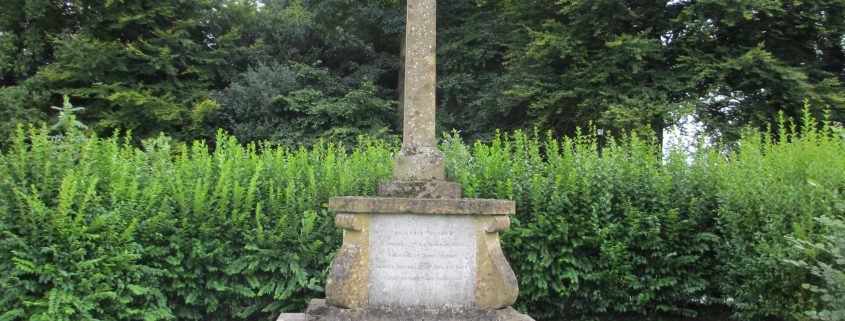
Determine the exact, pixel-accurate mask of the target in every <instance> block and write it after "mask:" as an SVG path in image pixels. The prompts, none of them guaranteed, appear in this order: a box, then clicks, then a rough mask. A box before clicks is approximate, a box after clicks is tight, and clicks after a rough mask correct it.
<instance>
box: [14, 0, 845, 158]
mask: <svg viewBox="0 0 845 321" xmlns="http://www.w3.org/2000/svg"><path fill="white" fill-rule="evenodd" d="M438 5H439V28H440V30H439V64H438V68H439V76H440V78H439V82H438V97H439V106H438V107H439V108H440V113H439V114H438V117H439V119H438V121H439V122H440V125H441V129H443V130H448V129H450V128H457V129H460V130H461V131H462V135H463V136H465V137H467V138H470V139H477V138H481V139H487V138H490V137H491V135H492V133H493V129H495V128H500V129H506V130H510V129H520V128H533V127H538V128H540V129H543V130H545V129H550V130H553V131H554V132H555V133H556V134H558V135H561V134H571V133H573V132H574V131H575V128H576V127H578V126H585V125H587V124H588V123H589V122H593V123H594V124H596V125H598V126H601V127H603V128H607V129H612V130H616V131H618V130H620V129H627V130H630V129H641V128H645V127H651V128H653V129H655V130H657V131H658V133H659V132H660V129H662V128H664V127H666V126H669V125H672V124H675V123H678V122H679V121H681V120H683V119H685V117H686V116H694V117H695V119H697V120H699V121H701V122H702V123H703V124H704V125H705V126H706V128H707V130H708V131H709V132H710V133H712V134H715V135H719V136H720V137H722V138H724V139H726V140H729V141H730V140H734V139H736V138H737V135H738V133H739V128H741V127H743V126H745V125H750V126H754V127H758V128H764V127H766V126H767V125H768V124H770V123H772V122H773V121H774V120H775V118H776V116H777V112H778V111H780V110H784V111H786V114H787V115H789V116H797V115H798V110H800V109H801V108H803V106H804V103H805V100H807V101H808V102H809V103H810V105H811V106H813V110H814V111H815V112H820V111H822V110H825V109H829V110H831V117H832V119H833V120H837V121H842V120H843V118H844V117H845V116H843V113H842V108H843V107H842V106H843V99H845V94H843V88H842V81H843V80H845V71H843V68H844V66H845V51H843V35H845V0H825V1H822V0H808V1H801V2H795V1H779V0H732V1H709V0H702V1H677V0H676V1H669V2H664V1H630V0H597V1H571V0H563V1H554V2H550V1H540V0H523V1H512V0H441V1H438ZM402 11H403V10H402V3H400V1H399V0H369V1H365V0H324V1H317V0H270V1H261V2H260V3H259V2H257V1H251V0H157V1H125V0H110V1H90V0H72V1H51V0H31V1H24V0H9V1H3V3H2V4H0V117H3V118H4V119H7V120H9V121H7V122H4V123H3V124H2V125H0V134H3V137H8V133H9V132H10V131H11V129H12V128H14V123H17V122H40V121H50V120H49V119H50V118H51V117H55V116H56V115H55V113H53V112H52V111H51V110H50V108H49V107H50V106H54V105H59V104H60V103H61V95H62V94H68V95H70V96H71V99H72V101H73V103H74V104H75V105H78V106H84V107H86V109H85V111H84V112H83V113H81V114H80V115H79V117H80V119H81V120H82V121H83V122H85V123H86V124H88V125H90V126H91V128H92V130H94V131H95V132H97V133H100V134H102V135H107V134H110V133H111V132H112V131H113V130H115V129H118V128H120V129H131V130H133V131H135V133H136V137H139V138H143V137H147V136H150V135H153V134H155V133H158V132H167V133H169V134H171V135H172V136H174V137H176V138H177V139H183V140H186V139H191V138H210V137H213V133H214V132H215V131H216V128H218V127H221V128H224V129H226V130H228V131H230V132H232V133H234V134H235V135H238V136H240V137H242V138H244V139H247V140H273V141H276V142H277V143H282V144H309V143H310V142H311V141H313V139H316V138H319V137H327V138H331V139H344V140H347V139H349V138H350V137H354V136H355V135H357V134H370V135H381V134H388V133H391V132H395V130H396V128H395V127H394V126H395V124H396V123H397V122H396V121H395V120H396V117H397V114H396V113H395V112H390V111H389V110H391V109H395V108H396V107H397V106H398V103H397V97H398V93H397V86H396V83H397V81H398V79H399V68H400V63H401V59H400V56H399V52H400V44H401V35H402V31H403V28H404V27H403V23H404V20H403V12H402Z"/></svg>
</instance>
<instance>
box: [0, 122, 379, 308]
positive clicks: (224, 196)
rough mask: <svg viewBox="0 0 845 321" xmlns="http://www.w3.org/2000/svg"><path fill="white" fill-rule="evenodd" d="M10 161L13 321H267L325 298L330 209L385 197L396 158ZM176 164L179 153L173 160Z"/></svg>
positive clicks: (236, 153) (7, 255)
mask: <svg viewBox="0 0 845 321" xmlns="http://www.w3.org/2000/svg"><path fill="white" fill-rule="evenodd" d="M128 141H130V139H129V138H123V139H121V138H118V137H112V138H110V139H97V138H90V139H89V140H87V141H81V140H68V142H55V141H52V140H51V139H50V138H49V136H48V135H47V134H46V132H45V131H43V130H37V129H29V130H28V131H27V132H26V133H25V132H24V131H23V130H22V129H19V130H18V133H17V135H16V137H15V139H14V142H13V145H12V147H11V149H10V150H9V151H8V152H5V153H3V154H2V155H0V178H2V180H0V194H2V196H0V229H2V231H3V234H2V238H0V286H2V290H0V320H23V319H28V320H174V319H178V320H199V319H203V320H233V319H240V320H264V319H266V318H267V317H268V316H270V315H272V314H274V313H278V312H279V311H283V310H296V309H301V308H303V307H304V305H305V304H306V302H307V301H308V300H309V298H310V297H314V296H319V295H320V291H321V290H322V289H321V286H322V284H323V282H324V278H325V274H326V272H327V270H326V269H327V266H328V264H329V262H330V260H331V258H332V253H333V251H335V249H336V248H337V247H338V239H339V234H338V232H337V231H336V230H335V228H334V224H333V220H332V219H331V217H330V214H329V213H327V212H326V211H325V206H324V205H323V202H325V200H326V198H327V197H328V196H329V195H337V194H351V195H354V194H364V195H366V194H372V193H374V190H375V183H376V182H377V181H378V180H382V179H386V178H387V177H389V173H390V166H389V163H390V158H389V156H390V154H391V149H390V148H389V147H388V146H386V145H384V144H383V143H380V142H371V141H366V140H365V141H362V143H361V145H360V146H359V147H358V148H356V149H355V150H353V151H352V152H351V153H349V152H348V151H347V150H345V149H343V148H340V147H338V146H335V145H332V144H324V143H317V144H316V145H315V146H314V147H313V148H311V149H308V150H306V149H297V150H289V149H284V148H278V149H266V150H263V151H262V152H261V153H260V154H259V153H257V152H256V146H255V145H247V146H242V145H240V144H238V143H237V141H236V140H235V139H234V138H233V137H229V136H226V135H218V137H217V142H218V145H217V146H216V148H215V150H214V152H213V153H210V152H209V146H206V145H205V144H204V143H202V142H196V143H194V144H193V145H192V146H191V147H186V146H174V145H173V143H172V141H171V140H170V139H168V138H166V137H160V138H158V139H154V140H147V141H145V142H144V145H143V148H142V149H138V148H133V147H132V146H130V145H129V144H128V143H127V142H128ZM174 155H175V156H174Z"/></svg>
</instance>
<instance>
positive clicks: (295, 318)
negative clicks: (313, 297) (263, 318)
mask: <svg viewBox="0 0 845 321" xmlns="http://www.w3.org/2000/svg"><path fill="white" fill-rule="evenodd" d="M276 321H305V313H282V315H280V316H279V318H278V319H276Z"/></svg>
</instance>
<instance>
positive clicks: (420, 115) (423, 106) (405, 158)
mask: <svg viewBox="0 0 845 321" xmlns="http://www.w3.org/2000/svg"><path fill="white" fill-rule="evenodd" d="M407 17H408V18H407V24H406V26H405V75H404V88H403V91H404V98H403V103H404V114H403V117H404V125H403V136H402V138H403V139H402V151H401V152H400V153H399V155H397V156H396V159H395V164H394V170H393V174H394V177H395V178H396V179H397V180H400V181H430V180H443V179H445V162H444V159H443V154H442V153H441V152H440V150H438V149H437V137H436V131H435V123H436V121H435V105H436V94H435V92H436V79H437V19H436V17H437V1H436V0H408V6H407Z"/></svg>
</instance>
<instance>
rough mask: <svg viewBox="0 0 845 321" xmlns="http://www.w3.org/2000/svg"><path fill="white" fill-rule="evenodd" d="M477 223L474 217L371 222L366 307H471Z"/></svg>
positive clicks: (386, 216) (419, 217) (378, 218)
mask: <svg viewBox="0 0 845 321" xmlns="http://www.w3.org/2000/svg"><path fill="white" fill-rule="evenodd" d="M475 227H476V221H475V217H472V216H446V215H408V214H382V215H374V216H373V217H372V232H371V233H370V247H371V250H370V253H371V254H370V289H369V290H370V304H369V306H370V307H419V308H423V307H429V308H454V307H472V306H473V305H474V303H475V297H476V294H475V289H476V282H475V280H476V278H475V273H476V270H477V266H476V256H477V255H476V254H477V246H476V241H477V238H476V229H475Z"/></svg>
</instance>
